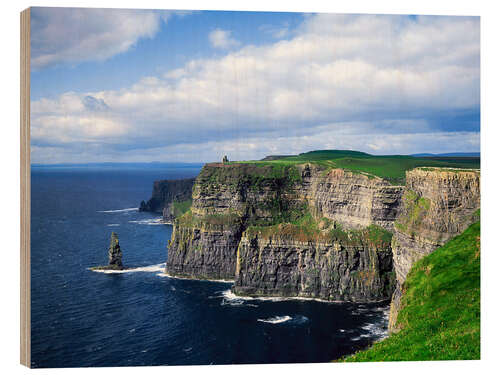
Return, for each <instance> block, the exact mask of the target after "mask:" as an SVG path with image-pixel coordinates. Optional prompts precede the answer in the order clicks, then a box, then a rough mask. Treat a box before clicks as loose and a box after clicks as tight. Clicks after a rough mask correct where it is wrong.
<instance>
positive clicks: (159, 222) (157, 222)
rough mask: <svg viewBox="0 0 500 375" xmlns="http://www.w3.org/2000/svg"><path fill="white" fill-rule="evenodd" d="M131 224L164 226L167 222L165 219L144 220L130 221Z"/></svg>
mask: <svg viewBox="0 0 500 375" xmlns="http://www.w3.org/2000/svg"><path fill="white" fill-rule="evenodd" d="M129 223H134V224H141V225H164V224H165V222H164V221H163V219H162V218H161V217H160V218H157V219H143V220H130V221H129Z"/></svg>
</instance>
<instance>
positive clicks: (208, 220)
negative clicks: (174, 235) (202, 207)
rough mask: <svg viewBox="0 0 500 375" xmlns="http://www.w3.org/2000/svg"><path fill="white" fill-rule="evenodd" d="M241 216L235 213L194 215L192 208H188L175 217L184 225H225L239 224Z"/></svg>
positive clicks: (179, 223)
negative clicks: (182, 213)
mask: <svg viewBox="0 0 500 375" xmlns="http://www.w3.org/2000/svg"><path fill="white" fill-rule="evenodd" d="M240 222H241V217H240V216H239V215H237V214H235V213H227V214H210V215H205V216H202V217H197V216H195V215H193V213H192V212H191V210H188V211H187V212H185V213H184V215H182V216H180V217H178V218H177V219H175V223H176V225H178V226H182V227H203V226H205V227H207V226H208V227H215V226H217V227H219V228H218V229H220V227H225V226H233V225H239V224H240Z"/></svg>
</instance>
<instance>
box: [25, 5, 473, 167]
mask: <svg viewBox="0 0 500 375" xmlns="http://www.w3.org/2000/svg"><path fill="white" fill-rule="evenodd" d="M31 48H32V73H31V101H32V104H31V112H32V118H31V123H32V125H31V126H32V162H34V163H60V162H72V163H75V162H76V163H78V162H81V163H85V162H101V161H128V162H130V161H152V160H155V161H174V162H175V161H187V162H199V161H201V162H207V161H214V160H218V159H220V158H221V156H222V155H223V154H228V155H229V157H230V159H233V160H235V159H240V160H241V159H255V158H262V157H264V156H265V155H268V154H290V153H299V152H305V151H310V150H313V149H333V148H336V149H355V150H360V151H365V152H369V153H373V154H411V153H418V152H434V153H440V152H454V151H463V152H475V151H479V129H480V96H479V92H480V74H479V73H480V72H479V18H478V17H442V16H440V17H434V16H426V17H420V16H376V15H373V16H371V15H332V14H300V13H265V12H217V11H209V12H207V11H195V12H192V11H190V12H178V11H177V12H170V11H150V10H136V11H134V10H110V9H107V10H102V9H101V10H99V9H78V8H33V10H32V41H31Z"/></svg>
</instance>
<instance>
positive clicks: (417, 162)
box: [234, 150, 480, 185]
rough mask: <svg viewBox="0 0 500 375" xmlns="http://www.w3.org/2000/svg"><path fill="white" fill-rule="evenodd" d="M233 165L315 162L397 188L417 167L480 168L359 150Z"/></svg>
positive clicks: (474, 162)
mask: <svg viewBox="0 0 500 375" xmlns="http://www.w3.org/2000/svg"><path fill="white" fill-rule="evenodd" d="M234 163H250V164H254V165H268V166H274V167H277V166H280V167H281V168H285V167H286V166H290V165H297V164H303V163H314V164H318V165H320V166H323V167H325V168H327V169H330V168H342V169H347V170H350V171H353V172H358V173H367V174H370V175H373V176H378V177H382V178H384V179H386V180H388V181H389V182H390V183H392V184H395V185H402V184H404V182H405V172H406V171H407V170H410V169H413V168H416V167H446V168H479V167H480V165H479V158H446V160H441V159H440V160H436V159H433V158H417V157H413V156H404V155H388V156H376V155H370V154H367V153H364V152H359V151H346V150H322V151H311V152H306V153H303V154H299V155H297V156H287V157H283V158H279V159H277V160H259V161H245V162H234Z"/></svg>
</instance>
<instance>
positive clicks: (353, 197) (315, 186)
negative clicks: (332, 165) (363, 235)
mask: <svg viewBox="0 0 500 375" xmlns="http://www.w3.org/2000/svg"><path fill="white" fill-rule="evenodd" d="M302 174H303V183H302V184H301V186H300V190H301V193H303V194H305V197H306V199H307V201H308V203H309V205H310V207H311V208H312V211H313V213H314V214H315V216H317V217H326V218H329V219H331V220H334V221H335V222H338V223H340V224H342V226H343V227H344V228H351V229H359V228H364V227H366V226H368V225H371V224H376V225H379V226H381V227H383V228H385V229H387V230H392V227H393V222H394V220H395V218H396V214H397V212H398V209H399V204H400V198H401V194H402V192H403V188H404V187H403V186H392V185H390V183H389V182H387V181H386V180H383V179H381V178H378V177H372V176H366V175H363V174H360V173H353V172H350V171H346V170H343V169H332V170H330V171H329V172H328V173H326V174H325V173H324V172H322V171H321V169H319V168H318V167H314V166H309V165H306V166H304V167H303V172H302Z"/></svg>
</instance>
